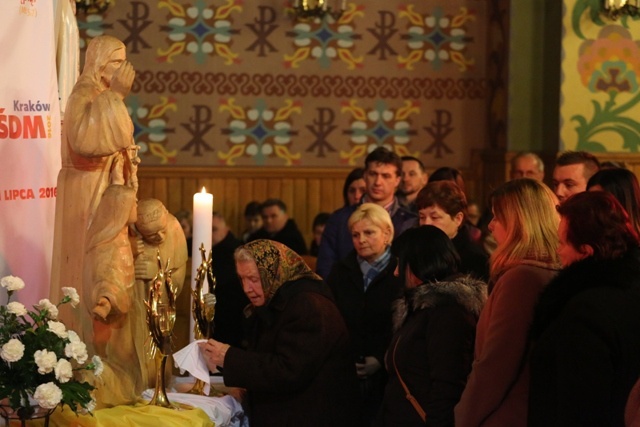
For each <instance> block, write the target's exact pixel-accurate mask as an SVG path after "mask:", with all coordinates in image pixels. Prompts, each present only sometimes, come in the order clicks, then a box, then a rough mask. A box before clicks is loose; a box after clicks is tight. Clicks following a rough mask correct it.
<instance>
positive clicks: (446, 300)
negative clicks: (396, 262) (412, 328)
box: [393, 275, 487, 331]
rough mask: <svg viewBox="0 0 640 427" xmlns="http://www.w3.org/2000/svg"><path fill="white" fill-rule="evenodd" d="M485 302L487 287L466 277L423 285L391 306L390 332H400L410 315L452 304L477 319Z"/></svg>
mask: <svg viewBox="0 0 640 427" xmlns="http://www.w3.org/2000/svg"><path fill="white" fill-rule="evenodd" d="M486 301H487V285H486V283H484V282H481V281H479V280H476V279H473V278H472V277H471V276H468V275H464V276H462V275H460V276H456V277H452V278H450V279H448V280H445V281H442V282H429V283H423V284H422V285H420V286H417V287H416V288H413V289H409V290H407V291H406V292H405V296H404V298H400V299H398V300H396V301H395V302H394V303H393V330H394V331H397V330H398V329H400V327H401V326H402V324H403V323H404V321H405V319H406V318H407V315H408V314H409V313H410V312H414V311H418V310H424V309H427V308H431V307H437V306H440V305H445V304H450V303H452V302H454V303H457V304H460V305H461V306H463V307H464V308H465V309H466V310H468V311H469V312H471V313H472V314H474V315H475V316H476V317H478V316H479V315H480V310H482V307H483V306H484V303H485V302H486Z"/></svg>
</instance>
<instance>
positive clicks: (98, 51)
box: [82, 35, 127, 88]
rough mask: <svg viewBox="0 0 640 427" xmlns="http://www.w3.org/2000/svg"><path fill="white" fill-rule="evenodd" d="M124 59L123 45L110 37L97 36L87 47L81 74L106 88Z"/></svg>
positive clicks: (124, 49)
mask: <svg viewBox="0 0 640 427" xmlns="http://www.w3.org/2000/svg"><path fill="white" fill-rule="evenodd" d="M126 59H127V51H126V48H125V45H124V43H122V42H121V41H120V40H118V39H117V38H115V37H112V36H106V35H103V36H98V37H96V38H94V39H92V40H91V42H89V46H87V53H86V56H85V62H84V69H83V70H82V74H83V75H88V76H89V77H90V78H91V79H92V80H94V81H95V82H96V83H97V84H100V85H102V86H104V87H105V88H108V87H109V86H110V85H111V78H112V77H113V74H114V73H115V71H116V70H117V69H118V68H120V66H121V65H122V63H123V62H124V61H125V60H126Z"/></svg>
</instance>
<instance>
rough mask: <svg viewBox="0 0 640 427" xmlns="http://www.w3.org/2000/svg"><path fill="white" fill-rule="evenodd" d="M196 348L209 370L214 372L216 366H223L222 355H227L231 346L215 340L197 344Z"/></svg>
mask: <svg viewBox="0 0 640 427" xmlns="http://www.w3.org/2000/svg"><path fill="white" fill-rule="evenodd" d="M198 347H200V351H201V352H202V355H203V356H204V359H205V360H206V361H207V366H208V367H209V370H210V371H212V372H213V371H215V370H216V366H220V367H223V366H224V355H225V354H227V350H229V347H231V346H230V345H229V344H224V343H221V342H219V341H216V340H209V341H207V342H202V343H200V344H198Z"/></svg>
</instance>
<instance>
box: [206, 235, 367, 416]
mask: <svg viewBox="0 0 640 427" xmlns="http://www.w3.org/2000/svg"><path fill="white" fill-rule="evenodd" d="M234 256H235V261H236V270H237V272H238V276H239V278H240V281H241V282H242V287H243V289H244V292H245V294H246V295H247V297H248V298H249V301H250V302H251V305H249V306H248V308H247V310H246V311H247V314H248V315H249V320H250V322H251V323H252V327H251V329H250V335H249V347H248V349H247V350H243V349H241V348H237V347H230V346H229V345H227V344H223V343H221V342H218V341H215V340H209V341H208V342H206V343H203V344H200V348H201V351H202V352H203V355H204V357H205V359H206V360H207V364H208V366H209V369H211V370H213V369H214V368H215V367H216V366H220V367H221V368H222V369H223V375H224V382H225V384H226V385H227V386H231V387H242V388H245V389H247V392H248V411H249V417H250V422H251V426H252V427H259V426H276V425H278V426H288V425H290V426H302V425H304V426H319V427H320V426H327V425H339V426H345V427H346V426H353V425H354V424H355V423H356V420H357V415H358V413H359V411H358V397H357V383H356V381H357V380H356V376H355V368H354V366H353V362H352V360H351V353H350V347H349V336H348V332H347V328H346V326H345V324H344V321H343V320H342V316H340V312H339V311H338V309H337V308H336V306H335V303H334V302H333V298H332V296H331V291H330V290H329V288H328V287H327V286H326V285H325V284H324V283H323V282H322V280H321V279H320V277H318V276H317V275H316V274H315V273H313V272H312V271H311V270H310V269H309V267H308V266H307V265H306V264H305V263H304V261H303V260H302V258H301V257H300V256H299V255H298V254H296V253H295V252H293V251H292V250H291V249H289V248H288V247H286V246H285V245H283V244H280V243H277V242H274V241H271V240H255V241H253V242H250V243H247V244H245V245H243V246H240V247H239V248H238V249H236V252H235V255H234Z"/></svg>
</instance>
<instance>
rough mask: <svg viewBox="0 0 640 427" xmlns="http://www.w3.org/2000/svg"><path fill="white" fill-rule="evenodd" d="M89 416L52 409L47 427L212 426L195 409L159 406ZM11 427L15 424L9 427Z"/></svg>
mask: <svg viewBox="0 0 640 427" xmlns="http://www.w3.org/2000/svg"><path fill="white" fill-rule="evenodd" d="M93 415H94V416H93V417H92V416H90V415H80V416H76V415H75V414H74V413H73V411H71V410H70V409H69V408H68V407H65V408H64V411H62V410H60V408H58V409H56V410H55V412H54V413H53V414H52V415H51V418H50V421H49V427H113V426H118V427H129V426H131V427H134V426H135V427H147V426H148V427H158V426H162V427H184V426H189V427H200V426H202V427H213V426H215V423H214V422H213V421H211V419H209V417H208V416H207V414H206V413H205V412H204V411H203V410H202V409H199V408H195V409H188V410H173V409H167V408H162V407H160V406H149V405H146V404H138V405H135V406H124V405H123V406H116V407H114V408H107V409H100V410H97V411H95V412H94V413H93ZM11 425H12V426H14V425H18V424H11ZM28 425H29V426H30V427H31V426H33V427H36V426H38V427H40V426H43V425H44V420H38V421H35V420H34V421H30V422H29V424H28Z"/></svg>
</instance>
